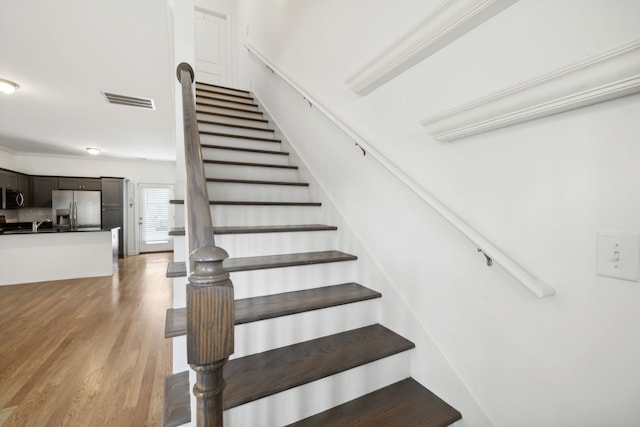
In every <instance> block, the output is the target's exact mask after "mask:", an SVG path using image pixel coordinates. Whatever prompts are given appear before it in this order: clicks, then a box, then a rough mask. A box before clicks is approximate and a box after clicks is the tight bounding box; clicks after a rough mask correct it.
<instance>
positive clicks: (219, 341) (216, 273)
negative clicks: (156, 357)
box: [177, 62, 234, 427]
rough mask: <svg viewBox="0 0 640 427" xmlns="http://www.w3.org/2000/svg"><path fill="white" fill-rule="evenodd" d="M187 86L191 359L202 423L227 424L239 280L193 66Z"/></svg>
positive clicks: (184, 73) (186, 69)
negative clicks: (210, 179)
mask: <svg viewBox="0 0 640 427" xmlns="http://www.w3.org/2000/svg"><path fill="white" fill-rule="evenodd" d="M177 74H178V81H179V82H180V84H181V86H182V111H183V116H184V149H185V162H186V209H187V213H186V228H187V230H188V232H187V238H188V241H189V267H190V268H189V271H190V275H189V283H187V361H188V362H189V365H190V366H191V369H193V370H194V371H195V372H196V383H195V385H194V386H193V394H194V395H195V396H196V398H197V401H198V405H197V411H196V425H197V426H199V427H222V391H223V390H224V387H225V381H224V378H223V375H222V373H223V367H224V365H225V363H226V362H227V360H228V359H229V356H230V355H231V354H232V353H233V347H234V333H233V327H234V312H233V310H234V300H233V284H232V283H231V280H230V279H229V274H228V273H227V272H226V271H224V268H223V267H222V262H223V261H224V260H225V259H226V258H228V257H229V255H228V254H227V252H226V251H225V250H224V249H222V248H219V247H217V246H216V244H215V239H214V236H213V233H212V232H211V229H212V227H213V225H212V224H213V223H212V220H211V210H210V207H209V196H208V194H207V182H206V180H205V175H204V163H203V162H202V151H201V149H200V135H199V133H198V120H197V116H196V107H195V102H194V96H193V87H192V83H193V79H194V72H193V68H191V66H190V65H189V64H186V63H184V62H183V63H181V64H180V65H178V69H177Z"/></svg>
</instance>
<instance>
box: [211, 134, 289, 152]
mask: <svg viewBox="0 0 640 427" xmlns="http://www.w3.org/2000/svg"><path fill="white" fill-rule="evenodd" d="M200 143H201V144H203V145H204V144H210V145H224V146H225V147H235V148H250V149H252V150H269V151H284V150H282V144H281V143H279V142H268V141H256V140H253V139H244V138H233V137H226V136H216V135H206V134H201V135H200Z"/></svg>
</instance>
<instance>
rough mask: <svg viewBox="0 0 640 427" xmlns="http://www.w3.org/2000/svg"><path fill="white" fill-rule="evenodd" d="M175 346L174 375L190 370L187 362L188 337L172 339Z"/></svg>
mask: <svg viewBox="0 0 640 427" xmlns="http://www.w3.org/2000/svg"><path fill="white" fill-rule="evenodd" d="M171 340H172V344H173V371H172V372H173V373H174V374H177V373H178V372H184V371H186V370H189V369H190V368H189V363H188V362H187V337H186V335H182V336H179V337H173V338H171Z"/></svg>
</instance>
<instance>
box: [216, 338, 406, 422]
mask: <svg viewBox="0 0 640 427" xmlns="http://www.w3.org/2000/svg"><path fill="white" fill-rule="evenodd" d="M414 347H415V345H414V344H413V343H412V342H411V341H409V340H407V339H405V338H403V337H401V336H400V335H398V334H396V333H394V332H392V331H391V330H389V329H387V328H385V327H384V326H381V325H371V326H365V327H364V328H359V329H354V330H351V331H347V332H341V333H338V334H334V335H329V336H327V337H322V338H317V339H314V340H310V341H305V342H301V343H297V344H293V345H289V346H286V347H281V348H277V349H275V350H269V351H265V352H263V353H257V354H252V355H249V356H245V357H241V358H238V359H233V360H230V361H229V362H227V364H226V366H225V368H224V376H225V379H226V381H227V386H226V388H225V390H224V395H223V400H224V402H223V406H224V408H225V409H229V408H233V407H235V406H238V405H242V404H244V403H247V402H251V401H253V400H257V399H260V398H263V397H266V396H270V395H272V394H275V393H279V392H281V391H285V390H288V389H290V388H293V387H297V386H300V385H302V384H307V383H309V382H312V381H315V380H319V379H321V378H325V377H328V376H331V375H334V374H337V373H340V372H344V371H346V370H349V369H352V368H355V367H358V366H361V365H364V364H367V363H370V362H374V361H376V360H380V359H382V358H385V357H388V356H392V355H394V354H397V353H400V352H403V351H406V350H410V349H412V348H414Z"/></svg>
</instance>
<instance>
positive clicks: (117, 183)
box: [102, 178, 124, 258]
mask: <svg viewBox="0 0 640 427" xmlns="http://www.w3.org/2000/svg"><path fill="white" fill-rule="evenodd" d="M115 227H120V232H119V233H118V237H119V239H118V245H119V246H118V255H119V256H120V257H121V258H124V239H123V237H124V179H123V178H102V228H103V229H110V228H115Z"/></svg>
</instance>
